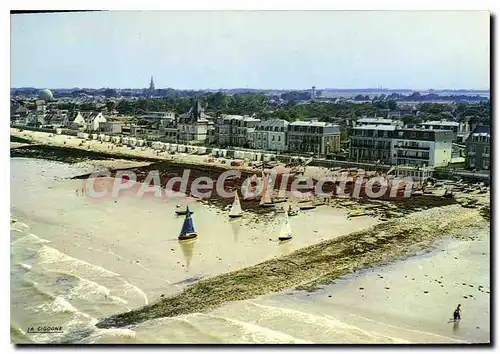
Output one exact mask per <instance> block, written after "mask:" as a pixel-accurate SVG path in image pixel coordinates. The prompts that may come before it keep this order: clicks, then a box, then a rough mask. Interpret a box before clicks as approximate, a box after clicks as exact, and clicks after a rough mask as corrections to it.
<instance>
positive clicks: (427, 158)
mask: <svg viewBox="0 0 500 354" xmlns="http://www.w3.org/2000/svg"><path fill="white" fill-rule="evenodd" d="M397 157H398V159H405V160H429V156H413V155H403V154H397Z"/></svg>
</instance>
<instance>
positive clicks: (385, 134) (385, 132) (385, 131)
mask: <svg viewBox="0 0 500 354" xmlns="http://www.w3.org/2000/svg"><path fill="white" fill-rule="evenodd" d="M384 138H387V130H384Z"/></svg>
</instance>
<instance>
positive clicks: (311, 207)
mask: <svg viewBox="0 0 500 354" xmlns="http://www.w3.org/2000/svg"><path fill="white" fill-rule="evenodd" d="M299 208H300V210H310V209H316V206H315V205H303V206H300V207H299Z"/></svg>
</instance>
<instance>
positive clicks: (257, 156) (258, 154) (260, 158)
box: [255, 152, 262, 161]
mask: <svg viewBox="0 0 500 354" xmlns="http://www.w3.org/2000/svg"><path fill="white" fill-rule="evenodd" d="M260 160H262V153H261V152H256V153H255V161H260Z"/></svg>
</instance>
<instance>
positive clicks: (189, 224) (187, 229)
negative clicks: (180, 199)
mask: <svg viewBox="0 0 500 354" xmlns="http://www.w3.org/2000/svg"><path fill="white" fill-rule="evenodd" d="M193 232H195V231H194V225H193V219H191V210H189V206H187V207H186V218H185V219H184V224H183V225H182V230H181V234H180V236H182V235H186V234H189V233H193Z"/></svg>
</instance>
